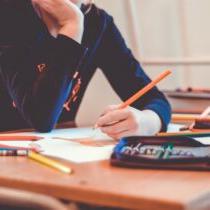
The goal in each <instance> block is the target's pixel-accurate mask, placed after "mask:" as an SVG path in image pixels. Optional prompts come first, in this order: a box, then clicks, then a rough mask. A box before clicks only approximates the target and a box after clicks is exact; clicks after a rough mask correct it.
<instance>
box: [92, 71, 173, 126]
mask: <svg viewBox="0 0 210 210" xmlns="http://www.w3.org/2000/svg"><path fill="white" fill-rule="evenodd" d="M169 74H171V71H170V70H166V71H164V72H162V73H161V74H160V75H159V76H158V77H157V78H156V79H154V80H153V81H151V82H150V83H149V84H148V85H146V86H145V87H144V88H143V89H140V90H139V91H138V92H137V93H135V94H134V95H133V96H131V97H130V98H129V99H127V100H126V101H125V102H123V103H122V104H121V105H120V106H119V109H124V108H126V107H127V106H130V105H131V104H132V103H134V102H135V101H136V100H138V99H139V98H140V97H142V96H143V95H144V94H146V93H147V92H149V91H150V90H151V89H152V88H153V87H154V86H155V85H156V84H157V83H159V82H160V81H161V80H163V79H164V78H165V77H167V76H168V75H169ZM96 128H98V125H97V124H96V125H95V126H94V129H96Z"/></svg>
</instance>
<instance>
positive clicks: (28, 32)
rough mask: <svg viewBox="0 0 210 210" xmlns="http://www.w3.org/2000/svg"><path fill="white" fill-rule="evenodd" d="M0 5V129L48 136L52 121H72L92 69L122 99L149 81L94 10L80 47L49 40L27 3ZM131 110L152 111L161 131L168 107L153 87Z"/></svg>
mask: <svg viewBox="0 0 210 210" xmlns="http://www.w3.org/2000/svg"><path fill="white" fill-rule="evenodd" d="M0 4H1V5H0V29H1V30H0V74H1V78H0V130H1V131H3V130H12V129H19V128H35V129H36V130H38V131H40V132H48V131H50V130H51V129H53V127H54V126H55V124H56V123H57V122H58V121H59V122H64V121H70V120H74V119H75V116H76V113H77V110H78V108H79V105H80V103H81V100H82V97H83V95H84V93H85V90H86V88H87V85H88V83H89V82H90V80H91V78H92V76H93V74H94V73H95V71H96V69H97V68H98V67H99V68H100V69H102V71H103V73H104V74H105V76H106V78H107V79H108V81H109V82H110V84H111V86H112V87H113V89H114V90H115V91H116V93H117V94H118V95H119V96H120V98H121V99H122V100H126V99H127V98H129V97H130V96H131V95H133V94H134V93H135V92H136V91H137V90H139V89H140V88H143V87H144V86H145V85H147V84H148V83H149V82H150V79H149V78H148V76H147V75H146V74H145V72H144V71H143V69H142V67H141V66H140V64H139V62H138V61H137V60H136V59H135V58H134V56H133V54H132V53H131V51H130V49H128V47H127V46H126V43H125V41H124V39H123V37H122V35H121V33H120V32H119V30H118V28H117V27H116V25H115V23H114V21H113V18H112V17H111V16H110V15H108V14H107V13H106V12H105V11H103V10H101V9H98V8H97V7H96V6H93V7H92V9H91V11H90V12H89V13H88V14H87V15H85V22H84V26H85V27H84V28H85V29H84V35H83V40H82V44H81V45H80V44H78V43H77V42H75V41H74V40H72V39H71V38H68V37H66V36H64V35H59V36H58V37H57V38H54V37H52V36H51V35H50V34H49V32H48V30H47V28H46V26H45V25H44V23H43V22H42V21H41V20H40V19H39V17H38V16H37V14H36V12H35V11H34V9H33V7H32V5H31V1H29V0H21V1H1V3H0ZM84 8H85V6H83V7H82V9H84ZM75 72H79V74H78V75H75ZM73 78H74V79H73ZM80 79H81V80H80ZM81 81H82V83H81V84H80V82H81ZM79 85H80V89H79V88H78V87H79ZM75 86H76V87H75ZM96 88H97V87H96ZM78 89H79V91H78ZM99 91H101V92H102V93H103V90H99ZM76 92H77V95H76V94H75V95H74V93H76ZM104 97H105V96H104ZM96 100H100V99H96ZM67 101H68V102H69V103H70V104H67V103H66V102H67ZM65 103H66V104H65ZM64 104H65V105H66V106H64ZM68 105H70V107H69V106H68ZM94 106H95V104H94V101H93V107H94ZM64 107H66V108H64ZM133 107H135V108H137V109H139V110H144V109H150V110H153V111H154V112H156V113H157V114H158V115H159V116H160V118H161V120H162V130H165V129H166V127H167V124H168V123H169V121H170V115H171V109H170V105H169V104H168V102H167V100H166V98H165V96H164V95H163V94H162V93H161V92H160V91H159V90H158V89H157V88H153V89H152V90H151V91H150V92H149V93H147V94H146V95H144V96H143V97H142V98H141V99H139V100H138V101H136V102H135V103H134V104H133Z"/></svg>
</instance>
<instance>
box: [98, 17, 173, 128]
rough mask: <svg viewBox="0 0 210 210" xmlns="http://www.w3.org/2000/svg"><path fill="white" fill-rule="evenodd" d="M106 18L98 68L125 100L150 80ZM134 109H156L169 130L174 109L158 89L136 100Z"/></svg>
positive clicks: (164, 125) (116, 29) (110, 20)
mask: <svg viewBox="0 0 210 210" xmlns="http://www.w3.org/2000/svg"><path fill="white" fill-rule="evenodd" d="M106 18H107V21H106V22H107V28H106V31H105V33H104V36H103V39H102V42H101V45H100V48H99V50H98V59H97V61H98V66H99V67H100V68H101V69H102V71H103V72H104V74H105V76H106V77H107V79H108V81H109V82H110V84H111V86H112V87H113V89H114V90H115V91H116V92H117V94H118V95H119V96H120V98H121V99H122V100H126V99H128V98H129V97H130V96H132V95H133V94H134V93H136V92H137V91H138V90H139V89H141V88H143V87H144V86H146V85H147V84H148V83H149V82H150V81H151V80H150V79H149V77H148V76H147V75H146V73H145V72H144V70H143V69H142V67H141V65H140V64H139V62H138V61H137V60H136V59H135V58H134V56H133V54H132V52H131V50H130V49H128V47H127V46H126V43H125V41H124V39H123V37H122V35H121V33H120V32H119V30H118V28H117V27H116V25H115V23H114V21H113V18H112V17H110V16H108V15H106ZM132 106H133V107H135V108H137V109H139V110H144V109H149V110H153V111H154V112H156V113H157V114H158V115H159V117H160V119H161V121H162V131H165V130H166V129H167V125H168V123H169V121H170V118H171V108H170V105H169V103H168V101H167V100H166V98H165V96H164V95H163V93H162V92H160V91H159V90H158V88H157V87H155V88H153V89H152V90H151V91H149V92H148V93H147V94H145V95H144V96H143V97H141V98H140V99H139V100H137V101H136V102H135V103H134V104H132Z"/></svg>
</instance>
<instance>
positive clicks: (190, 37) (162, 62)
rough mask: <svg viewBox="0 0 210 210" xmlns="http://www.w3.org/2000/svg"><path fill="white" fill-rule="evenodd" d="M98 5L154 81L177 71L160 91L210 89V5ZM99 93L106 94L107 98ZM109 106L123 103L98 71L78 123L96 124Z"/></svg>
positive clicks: (163, 1)
mask: <svg viewBox="0 0 210 210" xmlns="http://www.w3.org/2000/svg"><path fill="white" fill-rule="evenodd" d="M96 4H97V5H98V6H99V7H102V8H104V9H106V10H107V11H108V12H109V13H110V14H112V15H113V16H114V19H115V22H116V24H117V25H118V26H119V28H120V30H121V32H122V34H123V36H124V37H125V39H126V42H127V44H128V46H129V47H130V48H131V49H132V50H133V52H134V54H135V56H136V57H137V58H138V59H139V60H140V62H141V63H142V65H143V66H144V69H145V71H146V72H147V73H148V74H149V75H150V76H151V77H152V78H153V77H155V75H157V74H158V73H160V72H161V71H163V70H164V69H166V68H170V69H172V71H173V75H172V76H171V77H170V78H169V79H167V80H166V81H164V82H162V83H161V84H160V85H159V87H160V88H161V89H163V88H164V89H174V88H177V87H188V86H194V87H205V88H210V82H209V78H210V71H209V70H210V38H209V37H210V24H209V20H210V12H209V11H210V1H209V0H114V1H112V0H96ZM95 87H97V89H96V88H95ZM97 90H104V91H103V94H101V93H99V92H97ZM96 98H97V100H94V99H96ZM99 99H100V100H99ZM93 101H94V103H93V104H92V102H93ZM109 103H119V99H118V97H117V96H116V95H115V94H114V93H113V92H112V91H111V88H110V87H109V85H108V84H107V82H106V81H105V79H104V77H103V75H102V74H101V72H100V71H97V73H96V75H95V76H94V78H93V81H92V82H91V84H90V86H89V89H88V91H87V94H86V96H85V98H84V100H83V104H82V106H81V109H80V112H79V115H78V117H77V121H78V122H79V123H80V124H90V123H92V122H93V121H94V120H95V119H96V118H97V116H98V115H99V113H100V112H101V111H102V110H103V107H104V106H106V105H107V104H109ZM93 107H94V108H93ZM86 110H88V113H87V111H86ZM90 110H92V111H90ZM90 119H91V120H90Z"/></svg>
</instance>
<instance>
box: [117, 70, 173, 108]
mask: <svg viewBox="0 0 210 210" xmlns="http://www.w3.org/2000/svg"><path fill="white" fill-rule="evenodd" d="M169 74H171V71H170V70H166V71H164V72H162V73H161V74H160V75H159V76H158V77H157V78H156V79H154V80H153V81H151V82H150V83H149V84H148V85H147V86H145V87H144V88H143V89H141V90H139V91H138V92H137V93H136V94H134V95H133V96H131V97H130V98H129V99H127V100H126V101H125V102H124V103H122V104H121V105H120V107H119V108H120V109H123V108H126V107H127V106H130V105H131V104H132V103H134V102H135V101H136V100H138V99H139V98H140V97H142V96H143V95H144V94H146V93H147V92H148V91H150V90H151V89H152V88H153V87H154V86H155V85H156V84H157V83H159V82H160V81H161V80H163V79H164V78H165V77H167V76H168V75H169Z"/></svg>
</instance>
